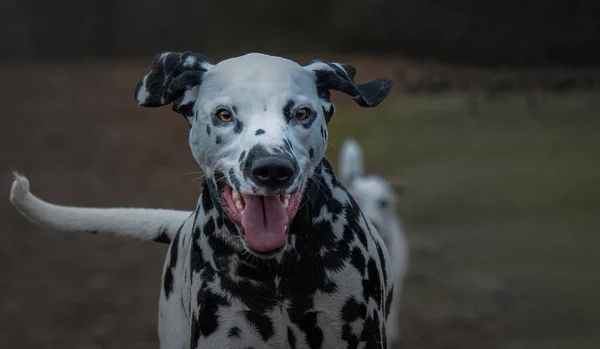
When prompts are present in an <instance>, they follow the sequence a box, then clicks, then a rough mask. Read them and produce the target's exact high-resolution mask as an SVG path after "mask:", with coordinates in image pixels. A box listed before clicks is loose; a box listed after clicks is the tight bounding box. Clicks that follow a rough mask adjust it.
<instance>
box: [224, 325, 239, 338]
mask: <svg viewBox="0 0 600 349" xmlns="http://www.w3.org/2000/svg"><path fill="white" fill-rule="evenodd" d="M241 334H242V330H240V328H239V327H237V326H234V327H232V328H230V329H229V333H227V337H229V338H240V336H241Z"/></svg>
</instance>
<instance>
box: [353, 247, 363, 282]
mask: <svg viewBox="0 0 600 349" xmlns="http://www.w3.org/2000/svg"><path fill="white" fill-rule="evenodd" d="M350 260H351V261H352V265H353V266H354V267H356V270H358V272H359V273H360V274H361V275H362V276H364V275H365V267H366V266H367V263H366V261H365V256H364V255H363V253H362V252H361V250H360V248H358V247H357V246H355V247H354V248H353V249H352V257H351V258H350Z"/></svg>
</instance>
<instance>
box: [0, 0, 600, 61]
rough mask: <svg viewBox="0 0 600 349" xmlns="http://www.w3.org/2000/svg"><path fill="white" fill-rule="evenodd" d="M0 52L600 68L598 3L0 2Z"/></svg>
mask: <svg viewBox="0 0 600 349" xmlns="http://www.w3.org/2000/svg"><path fill="white" fill-rule="evenodd" d="M0 40H1V45H0V57H3V58H12V59H23V58H26V59H38V58H68V59H73V58H75V59H77V58H86V57H97V58H115V59H116V58H123V57H133V56H146V55H154V54H155V53H157V52H159V51H164V50H186V49H192V50H195V51H199V52H203V53H207V54H210V55H214V54H223V55H230V54H238V53H243V52H247V51H262V52H270V53H284V52H285V53H288V54H289V53H314V52H320V53H323V54H325V53H327V52H340V53H363V52H369V53H377V54H382V55H385V54H403V55H406V56H408V57H413V58H428V59H437V60H440V61H446V62H453V63H464V64H477V65H513V66H519V65H520V66H523V65H536V66H540V65H554V64H561V65H573V66H595V65H600V50H599V49H598V47H600V1H599V0H569V1H567V0H489V1H481V0H369V1H365V0H362V1H359V0H329V1H325V0H319V1H317V0H304V1H281V0H256V1H235V0H230V1H226V0H220V1H217V0H197V1H189V0H171V1H160V0H143V1H142V0H88V1H82V0H77V1H75V0H62V1H49V0H0Z"/></svg>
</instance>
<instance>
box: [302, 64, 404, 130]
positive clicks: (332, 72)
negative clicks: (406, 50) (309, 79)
mask: <svg viewBox="0 0 600 349" xmlns="http://www.w3.org/2000/svg"><path fill="white" fill-rule="evenodd" d="M304 68H306V69H309V70H312V71H313V72H314V73H315V78H316V84H317V92H318V93H319V97H320V98H321V99H322V100H323V101H324V102H325V103H324V109H325V112H326V113H325V114H326V115H325V116H326V118H327V122H329V119H330V118H331V116H332V115H333V111H334V110H333V106H332V105H331V101H330V97H331V94H330V93H329V90H336V91H340V92H343V93H345V94H347V95H349V96H350V97H352V99H354V101H355V102H356V103H357V104H358V105H360V106H361V107H375V106H377V105H378V104H379V103H381V102H382V101H383V100H384V99H385V97H387V95H388V94H389V93H390V90H391V89H392V85H393V83H392V80H391V79H387V78H380V79H375V80H371V81H367V82H363V83H361V84H357V83H355V82H354V76H355V75H356V69H355V68H354V67H352V66H350V65H347V64H342V63H329V62H324V61H321V60H314V61H312V62H310V63H308V64H307V65H305V66H304ZM326 107H330V108H331V109H330V110H327V108H326ZM328 114H329V115H328Z"/></svg>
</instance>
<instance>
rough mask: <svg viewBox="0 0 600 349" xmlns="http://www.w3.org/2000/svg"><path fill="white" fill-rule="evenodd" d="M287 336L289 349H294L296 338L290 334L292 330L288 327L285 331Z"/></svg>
mask: <svg viewBox="0 0 600 349" xmlns="http://www.w3.org/2000/svg"><path fill="white" fill-rule="evenodd" d="M287 336H288V344H289V345H290V349H296V336H294V332H292V329H291V328H290V327H288V329H287Z"/></svg>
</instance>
